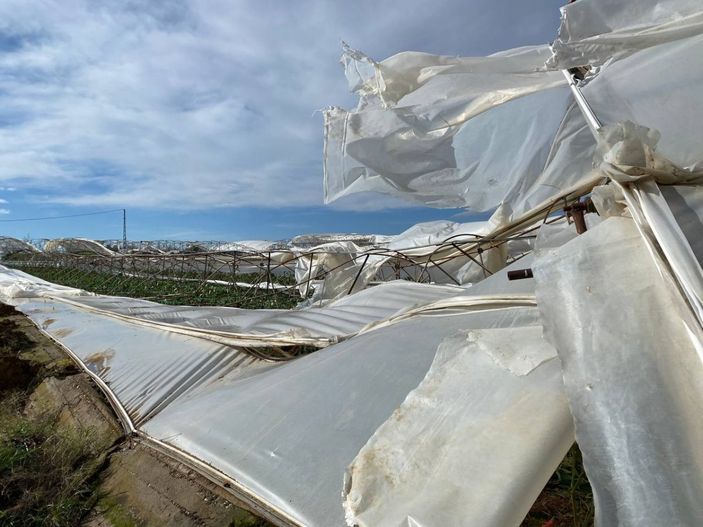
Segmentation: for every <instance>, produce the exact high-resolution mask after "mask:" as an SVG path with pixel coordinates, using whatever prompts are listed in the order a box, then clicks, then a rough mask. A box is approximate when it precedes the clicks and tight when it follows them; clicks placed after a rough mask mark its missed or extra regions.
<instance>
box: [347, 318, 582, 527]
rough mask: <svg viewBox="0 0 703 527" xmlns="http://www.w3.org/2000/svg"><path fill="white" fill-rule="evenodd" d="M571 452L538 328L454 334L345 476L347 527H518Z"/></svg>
mask: <svg viewBox="0 0 703 527" xmlns="http://www.w3.org/2000/svg"><path fill="white" fill-rule="evenodd" d="M572 443H573V425H572V418H571V414H570V412H569V409H568V405H567V401H566V396H565V394H564V390H563V384H562V379H561V367H560V365H559V361H558V360H556V352H555V351H554V349H553V348H552V347H551V346H550V345H549V344H547V343H546V342H545V341H544V340H543V339H542V328H541V327H540V326H530V327H524V328H515V327H513V328H503V329H488V330H473V331H466V330H463V331H459V332H458V333H457V334H455V335H453V336H450V337H447V338H446V339H445V340H444V341H442V343H441V344H440V346H439V349H438V351H437V355H436V356H435V359H434V362H433V363H432V366H431V367H430V370H429V372H428V373H427V376H426V377H425V379H424V380H423V381H422V383H421V384H420V386H418V388H417V389H415V390H414V391H412V392H411V393H410V394H409V395H408V397H407V398H406V399H405V401H404V402H403V404H401V405H400V407H399V408H398V409H397V410H396V411H395V412H394V413H393V415H391V417H390V418H389V419H388V421H386V422H385V423H384V424H383V425H382V426H381V427H380V428H379V429H378V430H377V431H376V432H375V434H374V435H373V437H372V438H371V439H370V440H369V442H368V443H367V444H366V445H365V446H364V448H362V449H361V451H360V452H359V454H358V455H357V457H356V458H355V459H354V461H353V462H352V464H351V466H350V467H349V469H348V473H347V480H346V485H345V491H344V497H345V503H344V505H345V509H346V515H347V516H346V519H347V524H348V525H350V526H352V525H359V526H369V527H370V526H377V525H388V526H398V527H400V526H406V525H415V526H423V527H428V526H438V527H439V526H461V525H482V526H487V527H488V526H496V527H507V526H509V525H515V526H517V525H520V524H521V523H522V520H523V519H524V517H525V515H526V514H527V512H528V511H529V509H530V507H531V506H532V504H533V502H534V500H535V499H536V498H537V496H538V495H539V493H540V492H541V490H542V488H543V487H544V485H545V484H546V482H547V480H548V479H549V477H550V476H551V475H552V472H553V471H554V469H555V468H556V466H557V465H558V464H559V463H560V462H561V460H562V458H563V457H564V455H565V454H566V451H567V450H568V449H569V447H570V446H571V444H572Z"/></svg>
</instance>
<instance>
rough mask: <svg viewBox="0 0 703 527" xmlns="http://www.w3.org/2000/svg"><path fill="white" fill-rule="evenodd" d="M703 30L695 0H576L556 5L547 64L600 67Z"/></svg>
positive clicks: (702, 11)
mask: <svg viewBox="0 0 703 527" xmlns="http://www.w3.org/2000/svg"><path fill="white" fill-rule="evenodd" d="M702 32H703V6H701V3H700V2H699V1H698V0H637V1H636V2H623V1H621V0H579V1H578V2H573V3H570V4H568V5H565V6H563V7H562V8H561V27H560V28H559V36H558V37H557V39H556V40H555V41H554V42H553V44H552V51H553V56H552V57H551V58H550V59H549V61H548V63H547V64H548V66H549V67H552V68H558V69H567V68H573V67H576V66H585V65H600V64H603V63H605V62H607V61H609V60H612V59H613V58H615V59H617V58H619V57H622V56H624V55H627V54H631V53H634V52H636V51H638V50H642V49H646V48H649V47H652V46H658V45H661V44H664V43H667V42H671V41H676V40H680V39H683V38H688V37H691V36H694V35H698V34H700V33H702Z"/></svg>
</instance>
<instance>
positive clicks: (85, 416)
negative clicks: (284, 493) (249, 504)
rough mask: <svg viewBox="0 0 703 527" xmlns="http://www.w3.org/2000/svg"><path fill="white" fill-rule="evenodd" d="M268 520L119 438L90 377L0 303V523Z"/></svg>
mask: <svg viewBox="0 0 703 527" xmlns="http://www.w3.org/2000/svg"><path fill="white" fill-rule="evenodd" d="M44 525H52V526H71V527H73V526H76V525H83V526H90V527H108V526H114V527H131V526H138V527H141V526H167V525H168V526H172V525H173V526H184V527H186V526H196V525H197V526H202V525H213V526H220V525H222V526H238V527H264V526H268V525H269V524H268V523H267V522H265V521H263V520H261V519H259V518H257V517H256V516H254V515H252V514H251V513H249V512H247V511H246V510H244V509H243V508H240V507H239V506H238V505H237V504H236V503H235V502H234V501H233V498H232V497H231V496H229V495H227V494H225V493H224V492H223V491H222V490H221V489H220V488H219V487H217V486H216V485H214V484H212V483H211V482H210V481H209V480H207V479H205V478H203V477H201V476H200V475H199V474H197V473H195V472H193V471H192V470H190V469H189V468H187V467H186V466H184V465H182V464H180V463H178V462H175V461H173V460H172V459H170V458H168V457H166V456H163V455H161V454H158V453H156V452H155V451H153V450H152V449H150V448H148V447H146V446H144V445H143V444H141V443H140V442H139V441H138V440H136V439H134V438H125V436H124V433H123V431H122V428H121V426H120V425H119V423H118V421H117V419H116V417H115V415H114V413H113V411H112V408H111V407H110V406H109V404H108V403H107V401H106V400H105V398H104V397H103V396H102V394H101V392H100V391H99V390H98V389H97V388H96V387H95V385H94V384H93V382H92V381H91V379H90V377H88V376H87V375H86V374H85V373H82V372H80V371H79V370H78V368H77V367H76V366H75V365H74V363H73V362H72V361H71V360H70V359H69V358H68V357H67V356H66V355H65V354H64V352H63V351H62V350H61V349H60V348H59V347H58V346H57V345H56V344H54V343H53V342H52V341H51V340H50V339H48V338H47V337H46V336H45V335H43V334H42V333H41V332H40V331H39V330H37V328H36V327H35V326H34V325H33V324H32V323H31V322H30V321H29V320H28V319H27V318H26V317H25V316H24V315H22V314H20V313H18V312H16V311H15V310H14V308H12V307H10V306H6V305H3V304H0V526H8V527H10V526H13V527H14V526H44Z"/></svg>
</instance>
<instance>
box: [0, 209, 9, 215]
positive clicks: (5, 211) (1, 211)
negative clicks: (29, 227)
mask: <svg viewBox="0 0 703 527" xmlns="http://www.w3.org/2000/svg"><path fill="white" fill-rule="evenodd" d="M0 214H10V209H0Z"/></svg>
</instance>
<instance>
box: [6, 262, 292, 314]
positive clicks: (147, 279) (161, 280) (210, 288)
mask: <svg viewBox="0 0 703 527" xmlns="http://www.w3.org/2000/svg"><path fill="white" fill-rule="evenodd" d="M11 266H12V267H13V268H15V269H19V270H21V271H24V272H26V273H28V274H31V275H34V276H36V277H38V278H42V279H44V280H47V281H49V282H53V283H55V284H60V285H65V286H68V287H76V288H78V289H84V290H86V291H90V292H93V293H98V294H103V295H112V296H126V297H131V298H142V299H148V300H153V301H155V302H160V303H162V304H170V305H189V306H230V307H240V308H246V309H264V308H265V309H290V308H292V307H295V305H296V304H297V303H298V302H300V300H301V298H300V296H299V295H298V293H297V290H296V289H294V288H292V287H291V288H290V289H285V290H273V289H271V290H266V288H265V287H261V288H248V287H238V286H235V285H233V284H213V283H208V282H206V281H204V280H197V279H196V278H195V275H193V276H190V275H185V276H182V277H178V278H177V277H175V276H174V277H173V278H171V277H168V276H163V274H161V273H160V274H159V276H129V275H125V274H119V273H107V272H100V271H85V270H82V269H73V268H67V267H49V266H33V265H31V264H29V263H18V262H13V263H12V265H11ZM179 278H180V279H179ZM208 278H210V277H208ZM223 278H224V276H214V277H213V278H210V279H211V280H213V279H214V280H216V279H223ZM228 278H229V279H230V280H231V279H232V276H231V275H229V277H228ZM261 279H262V278H261V276H259V275H255V274H238V275H236V281H238V282H246V283H258V282H260V281H261ZM276 281H277V282H278V283H281V282H283V285H291V284H292V282H293V279H292V278H290V277H280V278H279V277H276Z"/></svg>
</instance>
